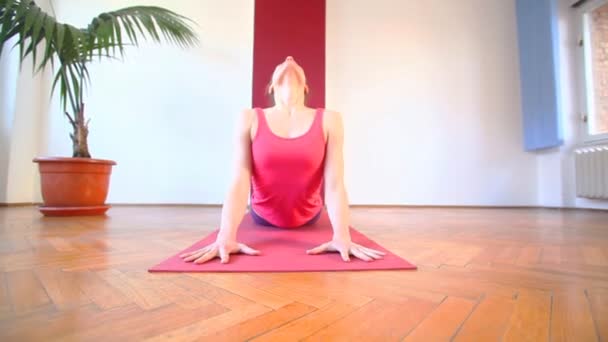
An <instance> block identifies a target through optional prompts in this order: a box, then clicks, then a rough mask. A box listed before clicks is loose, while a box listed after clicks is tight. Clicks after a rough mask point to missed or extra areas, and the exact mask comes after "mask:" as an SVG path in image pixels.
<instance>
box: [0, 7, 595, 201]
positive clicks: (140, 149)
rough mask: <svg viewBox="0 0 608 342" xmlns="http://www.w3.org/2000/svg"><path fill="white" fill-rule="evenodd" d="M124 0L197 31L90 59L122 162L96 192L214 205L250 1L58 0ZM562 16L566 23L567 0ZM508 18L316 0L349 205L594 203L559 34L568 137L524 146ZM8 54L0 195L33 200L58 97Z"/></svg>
mask: <svg viewBox="0 0 608 342" xmlns="http://www.w3.org/2000/svg"><path fill="white" fill-rule="evenodd" d="M560 1H562V2H564V1H565V2H567V1H568V0H560ZM133 4H151V5H160V6H163V7H167V8H170V9H172V10H175V11H177V12H179V13H182V14H185V15H187V16H189V17H190V18H192V19H194V20H195V21H197V22H198V23H199V26H198V28H197V32H198V33H199V34H200V36H201V42H202V43H201V46H200V47H198V48H194V49H189V50H180V49H178V48H175V47H173V46H170V45H168V44H162V45H160V46H159V45H155V44H149V45H144V46H142V47H140V48H137V49H129V50H128V51H127V56H126V59H125V61H123V62H111V61H104V62H102V63H101V64H99V63H95V64H94V65H92V66H91V77H92V81H93V87H92V89H90V90H89V92H88V96H87V99H86V106H87V107H86V112H87V115H88V116H89V117H90V118H92V120H91V123H90V131H91V133H90V139H89V144H90V150H91V153H92V156H93V157H96V158H105V159H113V160H116V161H117V162H118V165H117V166H116V167H115V169H114V173H113V175H112V181H111V188H110V193H109V198H108V201H109V202H111V203H221V202H222V200H223V198H224V192H225V188H226V186H227V182H228V178H227V174H228V171H229V166H230V165H229V164H230V152H231V145H232V143H233V142H232V141H231V140H230V137H231V132H232V127H233V126H234V123H235V118H236V115H237V114H238V112H239V111H240V110H241V109H242V108H245V107H248V106H249V105H250V103H251V89H250V88H251V73H252V65H251V63H252V55H251V54H252V50H253V0H238V1H237V0H232V1H221V0H205V1H195V0H189V1H187V0H182V1H173V2H172V1H168V0H142V1H134V0H111V1H110V0H94V1H87V2H80V1H76V0H54V5H55V10H56V12H57V16H58V18H59V19H60V20H63V21H67V22H70V23H72V24H75V25H77V26H84V25H87V24H88V23H89V21H90V20H91V18H92V17H93V16H95V15H97V14H98V13H100V12H101V11H107V10H112V9H116V8H120V7H125V6H130V5H133ZM233 6H234V7H233ZM560 13H561V14H562V16H563V18H562V21H561V23H560V28H561V29H562V30H566V29H567V30H569V29H570V28H571V22H570V21H569V19H568V18H569V14H568V13H570V12H567V11H565V5H562V10H561V12H560ZM565 13H566V15H564V14H565ZM515 22H516V21H515V9H514V0H510V1H504V0H467V1H458V2H455V1H445V0H426V1H424V2H421V1H400V0H379V1H374V2H370V1H367V0H348V1H347V0H328V1H327V79H326V82H327V84H326V86H327V107H328V108H331V109H335V110H339V111H341V112H342V113H343V115H344V117H345V126H346V127H345V128H346V145H345V154H346V155H345V157H346V181H347V187H348V190H349V194H350V199H351V202H352V203H353V204H429V205H442V204H447V205H543V206H580V207H605V204H604V203H602V202H592V201H585V200H580V199H576V198H575V196H574V184H573V179H574V176H573V175H574V171H573V168H572V164H573V161H572V157H571V149H572V148H573V146H575V145H576V143H577V137H576V136H577V131H576V130H577V119H576V108H577V105H578V104H577V101H578V100H577V99H578V97H577V96H578V95H577V94H576V91H575V90H576V89H575V88H573V87H572V86H571V84H573V83H572V79H574V78H576V77H577V74H576V73H575V72H574V67H573V63H574V59H573V55H572V53H573V49H574V48H573V45H572V43H573V40H574V39H575V38H573V37H574V36H573V35H571V34H570V35H562V51H563V54H564V58H562V65H563V68H565V69H567V70H566V71H565V72H563V73H562V77H563V79H562V84H564V85H565V86H564V87H565V89H564V94H563V95H564V97H563V100H564V103H563V104H564V106H563V108H565V109H564V115H565V124H566V125H565V128H566V141H567V143H566V145H565V146H563V147H561V148H559V149H554V150H549V151H544V152H540V153H527V152H524V151H523V147H522V127H521V126H522V122H521V110H520V106H519V103H520V99H519V71H518V70H519V66H518V56H517V40H516V24H515ZM11 61H12V62H11ZM11 63H14V58H13V59H12V60H11V59H7V58H5V57H3V58H2V59H0V76H1V78H0V80H1V82H0V104H1V106H2V107H1V108H2V110H3V111H4V112H3V115H2V117H1V119H2V120H1V121H0V122H1V126H0V133H1V135H0V138H1V139H2V140H1V141H0V162H1V164H0V202H29V201H40V200H41V198H40V194H39V189H38V178H37V177H38V174H37V171H36V169H35V167H36V166H35V164H33V163H32V162H31V159H32V158H33V157H35V156H37V155H54V156H70V155H71V152H72V150H71V141H70V139H69V133H70V126H69V124H68V122H67V121H66V119H65V118H64V116H63V114H62V113H61V111H60V110H59V106H58V103H57V97H55V99H54V101H53V102H52V103H49V101H48V100H47V99H48V91H49V90H50V89H49V86H50V81H51V76H50V75H49V74H48V73H47V74H46V75H44V77H43V78H42V79H41V78H38V79H37V80H32V79H31V77H30V76H29V75H27V73H26V74H22V75H20V76H19V78H18V77H17V75H16V73H15V72H14V65H13V66H11ZM12 85H17V86H14V88H11V87H12ZM568 85H570V86H568ZM568 87H570V88H568ZM11 89H14V91H13V92H11ZM11 94H13V95H11ZM11 96H12V98H13V101H12V102H11V101H7V102H5V99H7V98H10V97H11ZM11 106H13V107H11ZM7 108H8V109H7ZM10 108H16V110H15V109H13V112H12V113H13V114H11V113H8V114H9V115H4V114H6V113H7V111H9V112H10V111H11V110H10ZM40 114H42V115H40ZM36 120H37V122H38V123H39V124H38V125H36V124H35V122H36ZM3 179H4V180H3Z"/></svg>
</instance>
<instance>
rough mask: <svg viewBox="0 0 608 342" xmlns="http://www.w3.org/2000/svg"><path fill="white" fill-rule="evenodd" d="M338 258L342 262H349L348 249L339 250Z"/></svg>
mask: <svg viewBox="0 0 608 342" xmlns="http://www.w3.org/2000/svg"><path fill="white" fill-rule="evenodd" d="M340 256H341V257H342V260H344V261H346V262H348V261H350V256H349V254H348V248H341V249H340Z"/></svg>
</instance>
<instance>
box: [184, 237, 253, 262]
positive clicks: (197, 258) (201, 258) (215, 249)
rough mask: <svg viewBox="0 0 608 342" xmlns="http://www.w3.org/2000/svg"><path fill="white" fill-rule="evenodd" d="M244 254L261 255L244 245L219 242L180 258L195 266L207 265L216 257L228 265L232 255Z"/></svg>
mask: <svg viewBox="0 0 608 342" xmlns="http://www.w3.org/2000/svg"><path fill="white" fill-rule="evenodd" d="M234 253H243V254H247V255H260V251H258V250H255V249H253V248H251V247H249V246H247V245H245V244H243V243H238V242H236V241H221V240H218V241H216V242H214V243H212V244H210V245H208V246H205V247H203V248H200V249H197V250H195V251H192V252H187V253H184V254H182V255H180V256H179V257H180V258H182V259H184V261H186V262H191V261H194V263H195V264H202V263H205V262H207V261H209V260H211V259H213V258H215V257H219V258H220V260H221V262H222V264H225V263H228V260H229V259H230V254H234Z"/></svg>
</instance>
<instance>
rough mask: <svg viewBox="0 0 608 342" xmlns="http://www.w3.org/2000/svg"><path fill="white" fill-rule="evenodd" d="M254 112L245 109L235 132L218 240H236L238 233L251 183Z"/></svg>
mask: <svg viewBox="0 0 608 342" xmlns="http://www.w3.org/2000/svg"><path fill="white" fill-rule="evenodd" d="M253 117H254V113H252V111H251V110H245V111H243V113H241V116H240V117H239V119H238V122H237V125H236V132H235V146H234V152H233V154H232V155H233V158H234V160H233V167H232V175H231V182H230V185H229V188H228V192H227V194H226V198H225V200H224V205H223V206H222V216H221V220H222V221H221V223H220V232H219V234H218V240H222V241H235V240H236V233H237V229H238V226H239V224H240V223H241V220H242V219H243V214H244V213H245V211H246V209H247V201H248V196H249V190H250V184H251V133H250V132H251V124H252V122H253Z"/></svg>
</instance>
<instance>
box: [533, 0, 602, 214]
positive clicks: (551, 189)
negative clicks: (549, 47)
mask: <svg viewBox="0 0 608 342" xmlns="http://www.w3.org/2000/svg"><path fill="white" fill-rule="evenodd" d="M557 1H558V2H559V34H560V64H561V68H560V71H561V99H562V108H563V113H562V115H563V123H564V125H563V127H564V142H565V143H564V145H563V146H561V147H559V148H555V149H551V150H548V151H544V152H541V153H539V157H538V174H537V178H538V188H539V200H538V203H539V205H541V206H549V207H552V206H554V207H573V208H597V209H608V201H602V200H589V199H584V198H577V197H576V184H575V176H576V173H575V169H574V155H573V151H574V149H576V148H577V146H580V145H581V144H582V143H583V134H582V133H583V129H584V125H583V123H582V121H581V120H580V113H582V112H583V109H582V108H584V107H583V106H584V103H583V99H584V92H583V88H582V86H581V85H582V76H583V73H582V72H583V69H582V68H583V61H582V58H581V57H582V55H581V51H580V48H579V47H578V39H579V38H580V36H581V35H580V32H581V27H582V23H581V18H580V13H579V11H578V10H575V9H572V8H571V7H570V5H571V4H572V3H573V1H572V0H557Z"/></svg>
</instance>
